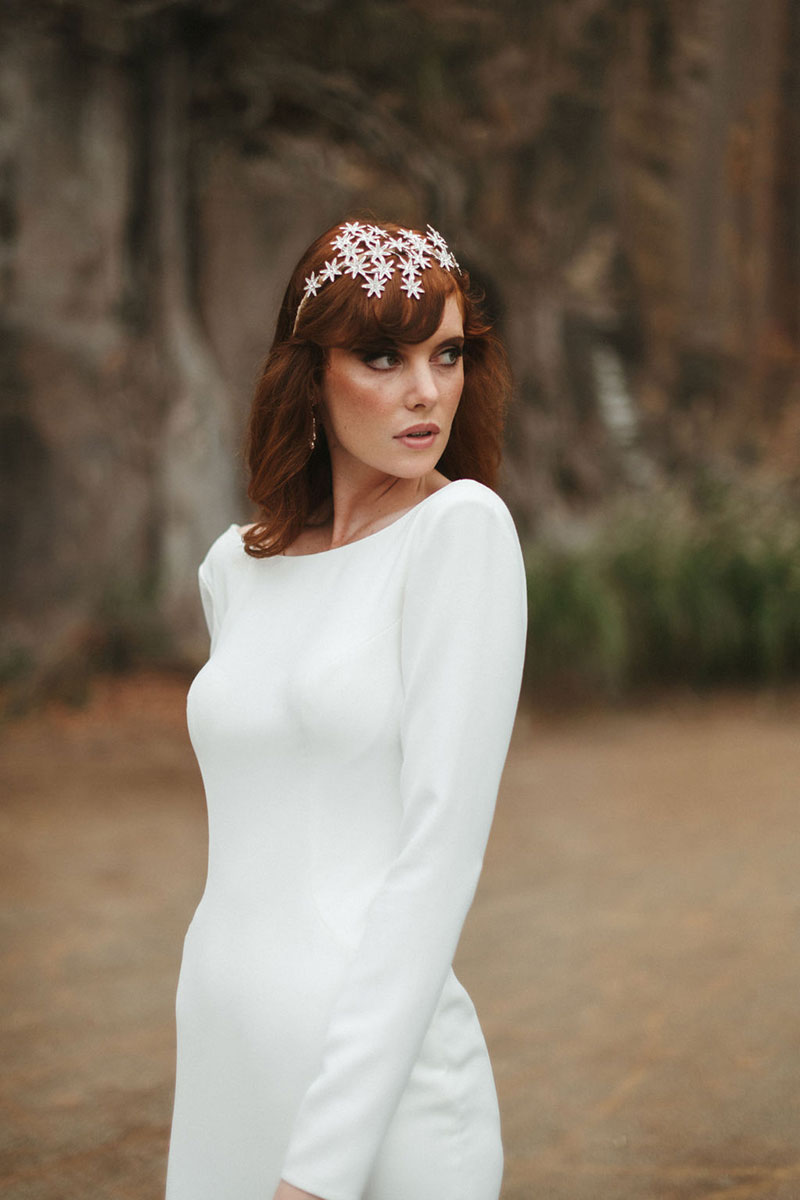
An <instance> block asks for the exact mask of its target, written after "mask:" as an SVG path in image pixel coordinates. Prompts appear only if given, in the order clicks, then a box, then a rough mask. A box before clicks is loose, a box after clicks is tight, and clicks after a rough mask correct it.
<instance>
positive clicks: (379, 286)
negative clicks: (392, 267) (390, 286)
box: [361, 275, 386, 296]
mask: <svg viewBox="0 0 800 1200" xmlns="http://www.w3.org/2000/svg"><path fill="white" fill-rule="evenodd" d="M361 286H362V287H363V288H365V289H366V293H367V295H368V296H382V295H383V289H384V288H385V287H386V280H385V279H381V278H380V277H379V276H377V275H373V276H372V277H371V278H368V279H367V282H366V283H362V285H361Z"/></svg>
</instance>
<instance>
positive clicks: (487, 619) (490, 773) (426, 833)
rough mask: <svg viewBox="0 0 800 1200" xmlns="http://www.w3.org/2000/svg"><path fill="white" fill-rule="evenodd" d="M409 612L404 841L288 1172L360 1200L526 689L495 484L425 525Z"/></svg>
mask: <svg viewBox="0 0 800 1200" xmlns="http://www.w3.org/2000/svg"><path fill="white" fill-rule="evenodd" d="M414 537H415V541H414V543H413V545H412V547H411V549H410V560H409V568H408V575H407V584H406V593H405V600H404V609H403V633H402V643H401V671H402V678H403V685H404V710H403V716H402V724H401V743H402V752H403V763H402V770H401V780H400V792H401V802H402V822H401V829H400V847H399V851H398V854H397V857H396V859H395V860H394V862H393V863H392V865H391V867H390V869H389V871H388V873H387V875H386V877H385V880H384V883H383V885H382V887H381V889H380V891H379V892H378V894H377V895H376V897H375V899H374V901H373V903H372V906H371V908H370V911H369V914H368V917H367V922H366V926H365V930H364V934H363V937H362V940H361V943H360V945H359V948H358V950H357V952H356V954H355V955H354V957H353V960H352V961H351V963H350V965H349V967H348V972H347V975H346V977H345V981H344V984H343V986H342V989H341V992H340V994H339V997H338V999H337V1003H336V1006H335V1008H334V1011H333V1014H332V1017H331V1021H330V1024H329V1028H328V1035H327V1040H326V1046H325V1053H324V1057H323V1061H322V1066H321V1069H320V1072H319V1074H318V1075H317V1077H316V1078H315V1080H314V1082H313V1083H312V1085H311V1086H310V1088H309V1089H308V1091H307V1093H306V1095H305V1097H304V1099H303V1102H302V1104H301V1106H300V1109H299V1112H298V1114H297V1117H296V1120H295V1124H294V1129H293V1133H292V1137H291V1140H290V1144H289V1148H288V1153H287V1156H286V1159H285V1161H284V1169H283V1177H284V1180H286V1181H288V1182H291V1183H292V1184H294V1185H295V1187H299V1188H307V1189H309V1191H310V1192H311V1194H312V1195H317V1194H318V1195H320V1196H322V1197H324V1198H325V1200H358V1198H359V1197H360V1196H361V1194H362V1191H363V1188H364V1185H365V1183H366V1180H367V1177H368V1175H369V1171H370V1169H371V1166H372V1163H373V1161H374V1158H375V1156H376V1154H377V1151H378V1149H379V1147H380V1143H381V1141H382V1139H383V1137H384V1135H385V1133H386V1130H387V1128H388V1125H389V1123H390V1121H391V1119H392V1116H393V1114H394V1112H395V1109H396V1108H397V1105H398V1103H399V1101H400V1098H401V1096H402V1093H403V1090H404V1088H405V1086H406V1084H407V1082H408V1077H409V1075H410V1072H411V1069H412V1067H413V1065H414V1062H415V1061H416V1059H417V1057H418V1054H419V1051H420V1047H421V1045H422V1041H423V1038H424V1036H425V1033H426V1031H427V1029H428V1026H429V1024H430V1021H431V1018H432V1016H433V1013H434V1010H435V1008H436V1004H437V1001H438V999H439V996H440V994H441V991H442V988H443V986H444V982H445V979H446V977H447V974H448V971H449V969H450V966H451V963H452V960H453V955H454V953H455V949H456V945H457V942H458V938H459V935H460V933H461V927H462V925H463V922H464V919H465V917H466V914H467V911H468V909H469V906H470V904H471V902H472V897H473V894H474V891H475V887H476V884H477V881H478V876H479V874H480V869H481V865H482V860H483V853H484V849H485V846H486V840H487V838H488V834H489V828H490V825H491V821H492V816H493V812H494V804H495V799H496V795H497V787H498V784H499V780H500V774H501V771H502V768H503V763H504V761H505V756H506V752H507V750H508V742H509V738H510V736H511V729H512V725H513V720H514V713H515V711H516V705H517V699H518V695H519V685H520V677H521V671H522V660H523V654H524V639H525V579H524V571H523V567H522V556H521V554H520V549H519V543H518V541H517V537H516V532H515V531H514V527H513V524H512V522H511V518H510V516H509V514H508V511H507V510H506V508H505V506H504V505H503V504H502V502H501V501H500V500H499V499H498V498H497V497H495V496H494V495H493V494H492V493H489V492H488V491H486V492H485V494H484V493H483V491H482V492H479V493H476V494H473V495H469V496H466V497H465V496H464V494H463V493H461V494H460V495H459V498H458V500H457V501H456V503H452V502H451V503H445V504H443V505H441V506H440V507H438V508H437V509H436V510H435V512H434V513H433V514H432V516H431V517H430V519H428V520H426V521H425V522H424V523H423V522H422V521H420V522H419V524H418V526H417V528H416V529H415V531H414Z"/></svg>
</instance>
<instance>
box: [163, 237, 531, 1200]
mask: <svg viewBox="0 0 800 1200" xmlns="http://www.w3.org/2000/svg"><path fill="white" fill-rule="evenodd" d="M507 388H508V376H507V371H506V368H505V365H504V358H503V354H502V351H501V349H500V347H499V345H498V343H497V341H496V340H495V339H494V337H493V336H492V334H491V333H490V331H489V328H488V326H487V324H486V322H485V320H484V319H483V318H482V316H481V314H480V310H479V308H478V306H477V303H476V300H475V297H474V295H473V294H472V293H471V291H470V286H469V281H468V278H467V276H466V274H464V273H462V272H461V271H460V269H459V267H458V264H457V263H456V261H455V259H454V258H453V256H452V255H451V254H450V251H449V250H448V248H447V246H446V244H445V242H444V240H443V239H442V238H441V237H440V235H439V234H438V233H436V232H435V230H433V229H431V228H430V226H429V227H428V231H427V233H425V234H422V233H418V232H415V231H409V230H403V229H401V228H400V227H399V226H396V225H389V224H382V225H375V224H372V225H361V224H359V223H351V224H347V225H344V226H338V227H336V228H335V229H333V230H330V231H329V232H328V233H326V234H324V235H323V236H322V237H321V238H320V239H319V240H318V241H316V242H315V243H314V244H313V245H312V246H311V247H310V248H309V250H308V251H307V252H306V254H305V255H304V256H303V258H302V259H301V261H300V263H299V265H298V267H297V269H296V270H295V272H294V275H293V276H292V279H291V282H290V284H289V287H288V289H287V292H286V295H285V297H284V301H283V305H282V307H281V311H280V315H279V318H278V325H277V331H276V337H275V341H274V343H273V346H272V349H271V351H270V354H269V357H268V358H267V361H266V365H265V368H264V373H263V377H262V379H261V382H260V384H259V387H258V390H257V393H256V397H255V403H254V407H253V413H252V419H251V425H250V439H249V462H250V469H251V484H250V491H249V494H250V497H251V499H252V500H253V501H254V502H255V503H256V504H257V505H258V510H259V516H258V519H257V521H256V522H255V524H253V525H250V526H248V527H247V528H245V529H239V528H238V527H237V526H235V525H233V526H231V527H230V528H229V529H228V530H227V531H226V532H225V533H224V534H222V535H221V537H219V538H218V539H217V541H216V542H215V543H214V545H213V546H212V547H211V549H210V550H209V552H208V555H207V556H206V559H205V561H204V562H203V564H202V565H201V567H200V572H199V575H200V589H201V595H202V599H203V603H204V608H205V612H206V616H207V620H208V625H209V630H210V633H211V655H210V658H209V661H208V663H207V664H206V666H205V667H203V669H202V670H201V671H200V673H199V675H198V676H197V678H196V679H195V681H194V683H193V684H192V687H191V689H190V694H189V701H188V713H189V727H190V732H191V737H192V742H193V745H194V748H195V751H196V753H197V757H198V760H199V763H200V767H201V770H202V773H203V779H204V784H205V788H206V795H207V799H208V807H209V866H208V881H207V884H206V889H205V893H204V895H203V898H202V900H201V902H200V904H199V906H198V909H197V912H196V913H195V916H194V919H193V920H192V923H191V926H190V928H189V931H188V933H187V935H186V941H185V945H184V955H183V963H182V967H181V977H180V983H179V987H178V999H177V1012H178V1069H177V1084H176V1096H175V1112H174V1118H173V1126H172V1139H171V1144H170V1159H169V1170H168V1181H167V1197H168V1200H496V1198H497V1196H498V1193H499V1190H500V1179H501V1174H502V1150H501V1144H500V1127H499V1118H498V1111H497V1100H496V1095H495V1089H494V1082H493V1079H492V1073H491V1067H490V1065H489V1059H488V1055H487V1052H486V1046H485V1043H484V1041H483V1037H482V1034H481V1030H480V1026H479V1025H478V1021H477V1018H476V1016H475V1010H474V1008H473V1007H472V1004H471V1002H470V1000H469V998H468V996H467V994H466V992H465V991H464V989H463V988H462V987H461V985H460V984H459V983H458V981H457V980H456V978H455V976H454V974H453V972H452V969H451V962H452V958H453V954H454V952H455V948H456V944H457V942H458V937H459V934H460V932H461V927H462V924H463V922H464V918H465V916H466V913H467V910H468V908H469V905H470V903H471V900H472V896H473V892H474V890H475V886H476V883H477V880H478V875H479V873H480V868H481V861H482V856H483V852H484V848H485V844H486V839H487V837H488V833H489V827H490V824H491V819H492V812H493V807H494V802H495V798H496V793H497V787H498V782H499V779H500V773H501V770H502V767H503V762H504V759H505V755H506V752H507V749H508V741H509V737H510V733H511V727H512V722H513V718H514V712H515V708H516V703H517V698H518V694H519V685H520V674H521V668H522V658H523V645H524V638H525V580H524V573H523V568H522V560H521V555H520V549H519V542H518V540H517V536H516V533H515V530H514V526H513V523H512V521H511V518H510V515H509V513H508V510H507V509H506V507H505V505H504V504H503V502H502V501H501V500H500V499H499V497H498V496H497V495H496V494H495V492H494V491H492V490H491V487H490V485H491V484H492V482H493V480H494V476H495V472H496V470H497V467H498V463H499V446H500V434H501V423H502V415H503V407H504V402H505V399H506V394H507ZM487 485H489V486H487Z"/></svg>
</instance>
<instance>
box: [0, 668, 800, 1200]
mask: <svg viewBox="0 0 800 1200" xmlns="http://www.w3.org/2000/svg"><path fill="white" fill-rule="evenodd" d="M184 690H185V685H184V684H183V683H181V682H180V681H177V682H176V681H170V680H164V679H152V678H147V677H141V678H138V679H134V680H128V681H125V682H123V683H116V684H103V685H102V686H99V687H98V688H97V690H96V693H95V696H94V698H93V701H92V704H91V705H90V707H89V708H88V709H87V710H84V711H83V712H81V713H77V714H67V713H59V712H51V713H48V714H44V715H39V716H36V717H34V718H29V719H27V720H26V721H25V722H23V723H20V724H18V725H16V726H14V727H12V728H11V729H10V730H7V731H6V733H5V735H4V738H3V743H2V751H1V753H2V764H1V765H0V789H2V795H3V807H2V814H0V820H1V821H2V834H3V837H2V855H3V863H2V867H3V870H2V874H1V875H0V895H1V897H2V904H3V957H4V968H5V969H4V979H5V980H6V983H5V985H4V1007H5V1009H6V1013H5V1014H4V1015H5V1019H4V1022H3V1041H2V1054H3V1060H2V1061H3V1072H2V1085H1V1087H2V1090H1V1092H0V1101H2V1114H1V1116H0V1155H1V1158H0V1192H1V1193H2V1195H3V1196H4V1197H5V1200H22V1198H23V1197H24V1198H25V1200H56V1198H58V1200H65V1198H71V1197H76V1198H77V1197H80V1198H81V1200H160V1197H161V1196H162V1195H163V1171H164V1158H165V1153H166V1144H167V1134H168V1122H169V1115H170V1105H171V1089H172V1070H173V1052H174V1050H173V1026H172V1003H173V994H174V986H175V980H176V974H177V967H178V957H179V953H180V944H181V939H182V936H183V932H184V929H185V926H186V924H187V922H188V919H189V916H190V914H191V911H192V908H193V906H194V903H195V902H196V900H197V898H198V897H199V894H200V891H201V889H202V880H203V870H204V856H205V845H204V837H205V829H204V814H203V806H202V793H201V789H200V783H199V778H198V775H197V772H196V767H195V765H194V762H193V759H192V756H191V751H190V749H189V746H188V742H187V739H186V736H185V732H184V726H183V693H184ZM798 717H800V698H798V697H794V698H790V699H788V700H784V701H783V702H782V703H780V704H776V703H775V702H770V701H763V700H759V699H757V698H738V699H737V698H727V697H725V698H716V699H715V700H714V701H707V702H704V703H700V702H697V701H692V700H681V701H674V702H665V701H662V702H661V703H660V704H659V705H657V706H654V707H652V708H650V709H648V710H646V711H643V712H641V713H639V714H631V713H616V714H603V715H601V716H594V717H587V716H584V717H580V718H572V719H570V720H561V721H553V722H548V721H545V720H543V719H542V718H541V717H537V718H534V717H531V716H530V715H527V714H526V715H523V716H521V717H520V719H519V722H518V726H517V731H516V734H515V739H514V744H513V746H512V753H511V755H510V758H509V763H508V767H507V770H506V775H505V779H504V785H503V790H502V797H501V804H500V807H499V810H498V816H497V820H496V824H495V830H494V834H493V840H492V843H491V848H490V852H489V855H488V858H487V863H486V870H485V873H484V878H483V881H482V885H481V889H480V891H479V895H478V898H477V900H476V903H475V907H474V909H473V912H472V914H471V917H470V920H469V924H468V927H467V930H466V931H465V935H464V938H463V939H462V945H461V948H460V950H459V960H458V970H459V974H460V976H461V978H462V980H463V981H464V983H465V984H466V986H467V987H468V989H469V990H470V991H471V993H472V995H473V997H474V999H475V1002H476V1005H477V1007H478V1010H479V1012H480V1014H481V1018H482V1022H483V1025H484V1028H485V1031H486V1035H487V1040H488V1042H489V1044H490V1050H491V1052H492V1058H493V1062H494V1065H495V1073H496V1077H497V1083H498V1090H499V1092H500V1098H501V1108H502V1111H503V1118H504V1129H505V1141H506V1148H507V1172H506V1184H505V1188H504V1192H503V1198H504V1200H664V1198H669V1200H690V1198H691V1200H694V1198H700V1197H702V1198H703V1200H723V1198H724V1200H756V1198H757V1200H797V1198H798V1197H800V1132H799V1128H800V1017H799V1016H798V1011H799V1009H800V935H799V933H798V930H799V929H800V923H799V922H798V916H800V884H798V879H799V878H800V871H799V870H798V867H799V866H800V834H798V796H799V795H800V737H798ZM221 1200H223V1198H221ZM409 1200H413V1197H409Z"/></svg>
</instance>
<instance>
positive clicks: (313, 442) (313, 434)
mask: <svg viewBox="0 0 800 1200" xmlns="http://www.w3.org/2000/svg"><path fill="white" fill-rule="evenodd" d="M316 444H317V418H316V416H315V415H314V409H313V408H312V409H311V437H310V438H309V439H308V448H309V450H313V449H314V447H315V446H316Z"/></svg>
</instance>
